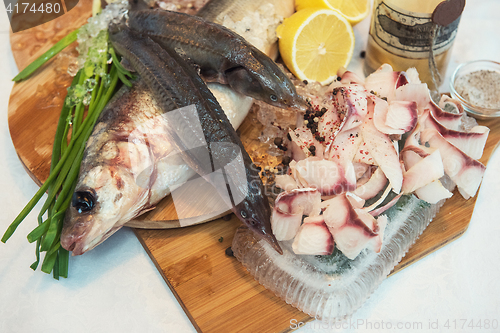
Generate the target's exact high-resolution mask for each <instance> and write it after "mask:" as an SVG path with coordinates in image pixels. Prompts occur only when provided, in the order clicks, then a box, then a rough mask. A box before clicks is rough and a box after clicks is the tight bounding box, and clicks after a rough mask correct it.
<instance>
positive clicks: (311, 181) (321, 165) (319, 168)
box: [295, 157, 355, 195]
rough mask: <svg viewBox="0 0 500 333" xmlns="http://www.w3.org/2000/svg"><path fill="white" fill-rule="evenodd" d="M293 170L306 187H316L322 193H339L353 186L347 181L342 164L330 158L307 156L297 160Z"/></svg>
mask: <svg viewBox="0 0 500 333" xmlns="http://www.w3.org/2000/svg"><path fill="white" fill-rule="evenodd" d="M295 172H296V173H297V174H298V176H300V179H302V180H303V181H304V182H305V183H306V184H307V187H312V188H316V189H318V191H319V192H320V193H321V194H322V195H335V194H340V193H343V192H346V191H350V190H353V189H354V186H355V184H352V183H349V182H348V181H347V179H346V174H345V170H344V169H343V168H342V166H341V165H339V164H338V163H336V162H334V161H331V160H326V159H321V158H317V157H309V158H307V159H305V160H302V161H299V162H297V164H296V165H295ZM295 178H296V179H297V177H295Z"/></svg>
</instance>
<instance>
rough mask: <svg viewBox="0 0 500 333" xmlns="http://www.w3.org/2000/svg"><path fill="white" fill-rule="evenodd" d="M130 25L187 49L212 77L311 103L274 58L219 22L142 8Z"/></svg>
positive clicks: (262, 96)
mask: <svg viewBox="0 0 500 333" xmlns="http://www.w3.org/2000/svg"><path fill="white" fill-rule="evenodd" d="M128 25H129V26H130V28H131V29H132V30H135V31H137V32H139V33H141V34H144V35H148V36H150V37H151V38H152V39H153V40H155V41H156V42H157V43H158V44H160V45H161V46H162V47H163V48H165V49H168V50H176V51H178V52H179V53H182V54H185V56H186V57H187V58H189V59H190V60H191V61H193V62H194V63H195V64H196V65H198V66H199V68H200V71H201V74H202V76H203V77H204V78H205V79H206V80H211V79H213V80H216V81H218V82H221V83H224V84H226V83H227V84H229V86H231V88H233V89H234V90H236V91H238V92H240V93H242V94H245V95H247V96H250V97H253V98H255V99H258V100H262V101H264V102H266V103H268V104H271V105H275V106H278V107H280V108H284V109H288V108H295V109H299V110H304V109H305V101H304V100H303V98H302V97H301V96H299V95H298V94H297V92H296V90H295V86H294V85H293V83H292V82H291V81H290V79H289V78H288V77H287V76H286V74H285V73H283V71H282V70H281V69H280V68H279V67H278V65H277V64H276V63H275V62H274V61H273V60H272V59H270V58H269V57H268V56H267V55H265V54H264V53H263V52H261V51H260V50H258V49H257V48H256V47H254V46H253V45H251V44H250V43H248V42H247V41H246V40H245V39H244V38H242V37H241V36H239V35H238V34H236V33H235V32H233V31H231V30H229V29H226V28H225V27H223V26H221V25H219V24H216V23H212V22H209V21H207V20H205V19H203V18H200V17H196V16H192V15H188V14H184V13H177V12H171V11H162V10H141V11H131V12H130V13H129V19H128Z"/></svg>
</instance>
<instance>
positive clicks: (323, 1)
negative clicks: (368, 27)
mask: <svg viewBox="0 0 500 333" xmlns="http://www.w3.org/2000/svg"><path fill="white" fill-rule="evenodd" d="M314 7H318V8H326V9H336V10H338V11H339V12H341V13H342V15H344V16H345V17H346V19H347V20H348V21H349V23H351V25H355V24H356V23H358V22H360V21H362V20H363V19H364V18H365V17H367V16H368V13H369V12H370V0H295V9H296V10H297V11H299V10H301V9H304V8H314Z"/></svg>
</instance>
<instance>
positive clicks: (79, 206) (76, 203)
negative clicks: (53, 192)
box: [71, 191, 95, 213]
mask: <svg viewBox="0 0 500 333" xmlns="http://www.w3.org/2000/svg"><path fill="white" fill-rule="evenodd" d="M71 204H72V205H73V207H75V209H76V210H77V211H78V213H82V212H88V211H90V210H92V208H94V206H95V197H94V194H93V193H92V192H90V191H78V192H75V193H74V194H73V198H72V199H71Z"/></svg>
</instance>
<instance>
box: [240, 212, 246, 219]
mask: <svg viewBox="0 0 500 333" xmlns="http://www.w3.org/2000/svg"><path fill="white" fill-rule="evenodd" d="M240 215H241V217H242V218H244V219H246V218H247V216H248V214H247V212H246V211H245V210H241V211H240Z"/></svg>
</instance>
